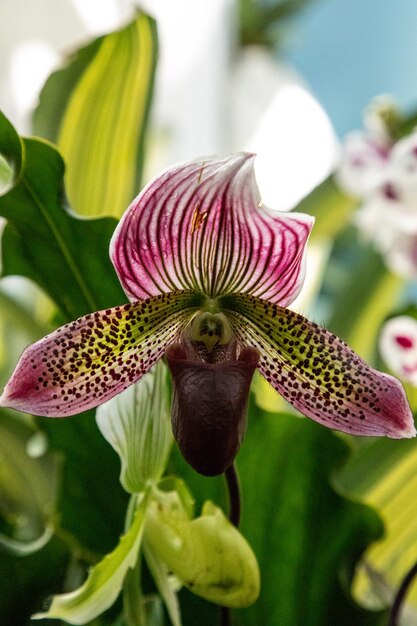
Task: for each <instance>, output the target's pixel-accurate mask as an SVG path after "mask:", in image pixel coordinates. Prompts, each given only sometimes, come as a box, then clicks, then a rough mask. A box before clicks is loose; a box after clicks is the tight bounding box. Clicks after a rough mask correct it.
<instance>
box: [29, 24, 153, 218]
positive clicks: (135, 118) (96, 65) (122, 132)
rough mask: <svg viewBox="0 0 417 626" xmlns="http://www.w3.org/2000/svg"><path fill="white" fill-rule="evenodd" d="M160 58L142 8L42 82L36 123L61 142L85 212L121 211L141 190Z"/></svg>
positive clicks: (72, 195) (74, 198)
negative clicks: (42, 86)
mask: <svg viewBox="0 0 417 626" xmlns="http://www.w3.org/2000/svg"><path fill="white" fill-rule="evenodd" d="M156 58H157V37H156V26H155V22H154V20H153V19H152V18H150V17H149V16H148V15H146V14H145V13H142V12H138V13H137V16H136V17H135V19H134V20H133V21H132V22H131V23H130V24H128V26H126V27H125V28H123V29H121V30H119V31H116V32H112V33H110V34H108V35H105V36H104V37H100V38H99V39H97V40H96V41H94V42H93V43H91V44H89V45H88V46H87V47H86V48H83V49H81V50H79V51H78V52H77V53H76V54H74V55H73V56H72V57H71V58H70V59H69V61H68V63H67V65H66V67H65V68H64V69H62V70H60V71H58V72H55V73H54V74H52V76H51V77H50V78H49V79H48V81H47V82H46V84H45V87H44V88H43V90H42V93H41V96H40V103H39V106H38V108H37V110H36V112H35V115H34V130H35V132H36V133H38V134H41V135H42V136H44V137H46V138H48V139H49V140H51V141H53V142H55V143H57V145H58V147H59V149H60V151H61V153H62V155H63V157H64V159H65V162H66V164H67V168H68V171H67V176H66V186H67V190H68V197H69V199H70V202H71V205H72V206H73V207H74V208H75V210H76V211H77V212H78V213H80V214H82V215H88V216H92V215H113V216H115V217H120V215H121V214H122V213H123V211H124V210H125V209H126V208H127V206H128V205H129V203H130V202H131V200H132V198H133V197H134V196H135V195H136V194H137V192H138V189H139V186H140V178H141V173H142V168H143V161H144V140H145V135H146V128H147V121H148V113H149V107H150V102H151V98H152V91H153V82H154V74H155V66H156Z"/></svg>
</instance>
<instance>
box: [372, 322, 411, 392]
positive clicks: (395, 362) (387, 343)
mask: <svg viewBox="0 0 417 626" xmlns="http://www.w3.org/2000/svg"><path fill="white" fill-rule="evenodd" d="M379 350H380V353H381V356H382V358H383V359H384V361H385V363H386V364H387V366H388V367H389V369H390V370H391V371H392V372H393V373H394V374H396V375H397V376H399V377H400V378H402V379H403V380H404V381H407V382H410V383H411V384H413V385H417V320H415V319H414V318H413V317H410V316H409V315H400V316H398V317H393V318H391V319H390V320H388V321H387V322H386V323H385V324H384V325H383V327H382V330H381V334H380V338H379Z"/></svg>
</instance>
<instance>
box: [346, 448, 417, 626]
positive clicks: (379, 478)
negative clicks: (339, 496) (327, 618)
mask: <svg viewBox="0 0 417 626" xmlns="http://www.w3.org/2000/svg"><path fill="white" fill-rule="evenodd" d="M416 476H417V446H416V442H415V440H409V441H405V440H404V441H398V442H395V443H394V442H392V441H389V440H387V439H381V440H370V441H366V442H361V443H360V445H358V447H357V449H356V452H355V454H354V455H353V456H352V458H351V459H350V461H349V463H347V465H346V466H345V467H344V468H343V469H342V470H341V471H340V473H338V475H337V477H336V481H337V482H336V484H337V485H338V487H339V489H341V490H342V491H343V493H345V494H347V495H349V496H350V497H354V498H356V499H360V500H361V501H363V502H365V503H366V504H368V505H369V506H372V507H374V508H375V509H376V510H377V511H378V513H379V515H380V516H381V518H382V520H383V522H384V527H385V534H384V537H383V538H381V539H380V540H379V541H378V542H376V543H375V544H373V545H372V546H370V547H369V548H368V550H367V551H366V553H365V555H364V557H363V561H362V564H361V566H360V567H359V568H358V570H357V573H356V577H355V581H354V594H355V597H356V598H357V599H358V600H359V601H360V602H361V603H363V604H364V605H365V606H368V607H370V608H381V607H385V606H387V605H389V604H391V603H392V601H393V597H394V593H395V591H396V590H397V589H398V587H399V585H400V583H401V582H402V580H403V578H404V576H405V575H406V573H407V572H408V570H409V569H410V568H411V566H412V565H414V563H415V562H416V561H417V541H416V537H417V505H416V502H417V479H416ZM407 603H408V604H409V605H411V606H412V607H413V608H414V620H413V621H412V622H411V623H415V620H416V617H417V588H416V587H415V585H413V586H411V587H410V591H409V593H408V594H407Z"/></svg>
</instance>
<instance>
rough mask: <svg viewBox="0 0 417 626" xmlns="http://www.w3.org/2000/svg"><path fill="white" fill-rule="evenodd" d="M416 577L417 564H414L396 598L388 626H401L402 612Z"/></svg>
mask: <svg viewBox="0 0 417 626" xmlns="http://www.w3.org/2000/svg"><path fill="white" fill-rule="evenodd" d="M416 575H417V563H414V565H413V567H412V568H411V569H410V570H409V571H408V572H407V574H406V575H405V576H404V579H403V581H402V583H401V585H400V587H399V589H398V591H397V595H396V596H395V598H394V603H393V605H392V607H391V612H390V615H389V620H388V626H398V625H399V621H398V619H399V617H400V611H401V609H402V605H403V602H404V598H405V596H406V593H407V591H408V589H409V587H410V585H411V583H412V582H413V579H414V577H415V576H416Z"/></svg>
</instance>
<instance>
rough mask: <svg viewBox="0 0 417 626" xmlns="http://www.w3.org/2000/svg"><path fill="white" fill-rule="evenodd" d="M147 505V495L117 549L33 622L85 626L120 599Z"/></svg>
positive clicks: (58, 597) (141, 532) (134, 558)
mask: <svg viewBox="0 0 417 626" xmlns="http://www.w3.org/2000/svg"><path fill="white" fill-rule="evenodd" d="M147 505H148V494H146V495H144V496H143V497H142V500H141V501H140V503H139V504H138V507H137V510H136V512H135V515H134V518H133V522H132V525H131V526H130V528H129V530H128V531H127V532H126V533H125V534H124V535H123V537H121V539H120V541H119V543H118V545H117V546H116V548H115V549H114V550H113V552H111V553H110V554H108V555H106V556H105V557H104V559H103V560H102V561H100V562H99V563H98V564H97V565H95V566H94V567H92V568H91V570H90V572H89V574H88V577H87V580H86V581H85V582H84V584H83V585H82V586H81V587H80V588H79V589H76V590H75V591H72V592H70V593H65V594H60V595H57V596H54V597H53V599H52V603H51V606H50V607H49V610H48V611H47V612H46V613H37V614H35V615H34V616H33V617H32V619H44V618H53V617H56V618H60V619H63V620H65V621H67V622H68V623H69V624H86V623H87V622H88V621H90V620H92V619H94V618H95V617H97V616H98V615H100V614H101V613H103V612H104V611H105V610H106V609H108V608H109V607H110V606H111V605H112V604H113V602H114V601H115V600H116V598H117V596H118V595H119V593H120V591H121V589H122V585H123V581H124V579H125V576H126V574H127V572H128V570H129V569H131V568H132V567H134V566H135V564H136V561H137V558H138V553H139V548H140V544H141V541H142V535H143V529H144V522H145V516H146V510H147Z"/></svg>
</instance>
